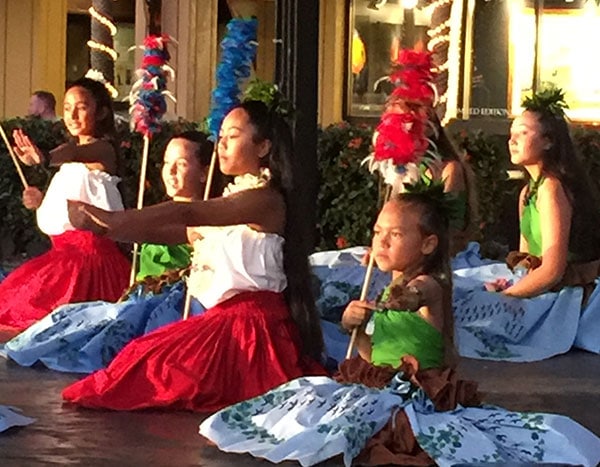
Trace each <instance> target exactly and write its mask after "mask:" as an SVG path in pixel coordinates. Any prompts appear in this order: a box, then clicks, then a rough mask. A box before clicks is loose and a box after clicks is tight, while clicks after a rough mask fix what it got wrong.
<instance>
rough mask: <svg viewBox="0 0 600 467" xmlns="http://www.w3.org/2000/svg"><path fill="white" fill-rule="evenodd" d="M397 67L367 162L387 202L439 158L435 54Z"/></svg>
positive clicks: (402, 60) (408, 55)
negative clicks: (432, 135)
mask: <svg viewBox="0 0 600 467" xmlns="http://www.w3.org/2000/svg"><path fill="white" fill-rule="evenodd" d="M395 65H396V66H397V67H398V69H397V70H396V71H395V72H394V73H392V75H391V76H390V81H391V82H392V83H393V84H394V85H395V86H396V87H395V89H394V91H393V92H392V95H391V96H390V98H389V100H388V104H387V108H386V110H385V111H384V113H383V115H382V116H381V120H380V122H379V125H377V128H376V130H375V133H374V135H373V150H374V151H373V154H371V155H370V156H369V157H367V158H366V159H365V160H364V161H363V163H366V164H368V167H369V170H370V171H371V173H373V172H379V174H380V175H381V176H382V178H383V181H384V183H385V184H386V185H388V189H387V190H386V194H385V196H384V202H387V201H388V200H389V198H390V196H391V194H392V192H400V191H402V190H403V186H404V184H405V183H411V182H413V183H414V182H416V181H417V180H418V179H419V177H420V176H421V171H420V168H419V164H420V163H421V162H423V160H424V157H425V156H426V154H428V153H429V155H430V156H431V157H434V158H435V157H437V156H436V154H435V153H433V152H429V150H428V148H429V145H430V143H431V142H430V141H429V140H428V138H427V136H426V134H425V130H426V128H427V126H428V122H429V118H428V111H429V110H430V109H431V108H432V107H433V106H434V104H435V99H436V92H435V87H434V86H433V84H432V80H433V73H432V71H431V70H432V68H433V63H432V60H431V54H429V53H425V52H416V51H413V50H402V51H400V53H399V55H398V62H397V63H396V64H395ZM374 264H375V260H374V255H372V254H371V255H370V257H369V263H368V265H367V271H366V273H365V279H364V282H363V286H362V289H361V294H360V300H366V298H367V295H368V293H369V283H370V282H371V276H372V273H373V266H374ZM357 336H358V328H354V329H353V330H352V337H351V338H350V343H349V345H348V350H347V352H346V358H350V357H351V356H352V352H353V350H354V345H355V343H356V338H357Z"/></svg>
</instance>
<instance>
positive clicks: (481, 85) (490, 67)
mask: <svg viewBox="0 0 600 467" xmlns="http://www.w3.org/2000/svg"><path fill="white" fill-rule="evenodd" d="M509 2H510V0H492V1H477V2H475V10H474V12H473V19H472V21H473V37H472V48H471V50H472V64H471V66H472V69H471V83H470V106H468V112H469V115H468V117H470V118H507V117H508V114H509V111H508V108H507V102H508V97H507V92H508V79H509V66H508V62H509V47H508V12H509V8H508V3H509ZM527 44H533V42H530V41H529V39H528V41H527V42H524V43H522V44H521V49H522V50H521V52H522V53H523V55H524V56H527V57H529V56H530V55H528V54H527V53H526V50H527V49H528V47H527ZM530 49H531V53H533V47H530ZM515 68H516V70H518V71H521V72H523V71H524V70H527V67H523V66H517V67H515ZM525 74H527V71H525ZM525 82H529V83H531V76H530V75H528V76H526V79H525ZM464 113H466V111H465V109H464V108H463V109H459V112H458V114H459V115H458V116H459V117H461V116H462V117H466V116H465V115H463V114H464Z"/></svg>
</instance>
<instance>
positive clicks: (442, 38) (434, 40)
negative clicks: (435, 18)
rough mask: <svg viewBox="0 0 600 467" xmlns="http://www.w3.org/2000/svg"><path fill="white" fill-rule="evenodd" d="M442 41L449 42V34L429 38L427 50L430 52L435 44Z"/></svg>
mask: <svg viewBox="0 0 600 467" xmlns="http://www.w3.org/2000/svg"><path fill="white" fill-rule="evenodd" d="M444 42H450V36H448V35H445V36H436V37H433V38H431V40H430V41H429V43H428V44H427V50H429V51H430V52H432V51H433V49H435V47H436V46H438V45H440V44H443V43H444Z"/></svg>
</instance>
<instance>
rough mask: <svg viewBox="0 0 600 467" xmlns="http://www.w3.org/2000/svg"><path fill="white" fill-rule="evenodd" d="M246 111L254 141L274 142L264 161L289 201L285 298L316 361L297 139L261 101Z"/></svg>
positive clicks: (317, 338)
mask: <svg viewBox="0 0 600 467" xmlns="http://www.w3.org/2000/svg"><path fill="white" fill-rule="evenodd" d="M237 107H238V108H241V109H243V110H244V111H245V112H246V114H247V115H248V117H249V120H250V123H251V125H252V126H253V127H254V130H255V133H254V140H255V141H256V142H261V141H264V140H269V141H271V151H270V153H269V154H268V157H264V158H263V159H261V161H262V162H261V163H262V164H263V165H266V166H268V168H269V170H270V172H271V179H270V181H269V186H271V187H272V188H274V189H276V190H278V191H279V192H280V193H281V194H282V195H283V198H284V200H285V206H286V213H285V244H284V248H283V254H284V269H285V274H286V276H287V281H288V286H287V288H286V290H285V298H286V301H287V304H288V307H289V308H290V313H291V315H292V318H293V319H294V321H295V322H296V324H297V326H298V328H299V330H300V338H301V339H302V345H303V350H304V352H305V353H306V354H308V355H311V356H312V357H314V358H316V359H321V358H322V356H323V336H322V334H321V325H320V322H319V317H318V314H317V311H316V308H315V300H314V298H313V295H312V291H311V287H310V272H309V271H310V270H309V266H308V254H309V251H308V246H307V245H306V243H305V242H304V240H303V239H305V238H307V233H306V232H308V228H309V226H307V225H305V223H304V222H303V221H302V219H304V216H303V215H302V213H301V212H300V209H299V207H300V205H301V204H300V200H299V199H298V194H299V190H298V188H297V186H296V184H297V183H298V180H297V179H296V178H295V176H294V175H295V173H296V170H297V167H298V164H299V161H298V160H296V159H295V158H294V151H293V138H292V132H291V130H290V127H289V125H288V124H287V123H286V122H285V120H283V118H282V117H281V116H279V115H278V114H276V113H275V112H271V111H270V110H269V108H268V107H267V106H266V105H265V104H264V103H263V102H260V101H245V102H243V103H241V104H239V105H238V106H237Z"/></svg>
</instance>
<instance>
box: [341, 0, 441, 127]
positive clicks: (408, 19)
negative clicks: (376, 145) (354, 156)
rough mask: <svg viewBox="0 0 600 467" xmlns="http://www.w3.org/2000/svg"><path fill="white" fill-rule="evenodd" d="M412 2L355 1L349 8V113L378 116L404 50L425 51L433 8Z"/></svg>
mask: <svg viewBox="0 0 600 467" xmlns="http://www.w3.org/2000/svg"><path fill="white" fill-rule="evenodd" d="M415 4H416V2H414V1H413V0H353V1H352V2H351V8H350V33H351V34H350V40H349V41H348V42H349V46H350V50H349V53H348V62H349V63H348V85H347V91H348V92H347V113H348V114H349V115H350V116H378V115H380V114H381V112H382V110H383V105H384V103H385V100H386V99H387V96H388V95H389V94H390V92H391V91H392V85H391V84H390V82H389V80H388V75H389V73H390V65H391V63H392V61H394V60H395V59H396V58H397V56H398V51H399V50H400V49H401V48H416V49H420V50H422V49H424V48H425V47H426V45H427V37H428V36H427V30H428V27H429V22H430V20H431V9H430V8H414V6H415Z"/></svg>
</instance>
